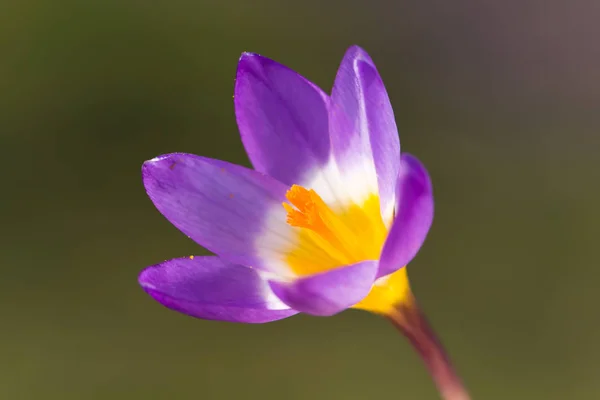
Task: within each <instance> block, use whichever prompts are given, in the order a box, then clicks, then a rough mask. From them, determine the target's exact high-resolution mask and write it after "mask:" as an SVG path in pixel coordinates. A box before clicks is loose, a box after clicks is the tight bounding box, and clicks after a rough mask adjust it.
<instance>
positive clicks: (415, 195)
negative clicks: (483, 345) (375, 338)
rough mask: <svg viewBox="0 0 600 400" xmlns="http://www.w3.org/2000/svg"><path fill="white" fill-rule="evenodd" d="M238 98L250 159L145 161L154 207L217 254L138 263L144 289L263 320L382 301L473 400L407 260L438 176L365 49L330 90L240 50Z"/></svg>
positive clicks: (203, 308)
mask: <svg viewBox="0 0 600 400" xmlns="http://www.w3.org/2000/svg"><path fill="white" fill-rule="evenodd" d="M234 103H235V114H236V118H237V123H238V126H239V130H240V134H241V138H242V142H243V144H244V146H245V148H246V151H247V153H248V156H249V158H250V161H251V162H252V165H253V166H254V170H252V169H248V168H245V167H242V166H238V165H234V164H230V163H228V162H225V161H219V160H214V159H210V158H206V157H201V156H196V155H192V154H186V153H172V154H166V155H162V156H159V157H157V158H154V159H152V160H149V161H147V162H145V163H144V165H143V170H142V173H143V181H144V185H145V188H146V191H147V193H148V196H149V197H150V199H151V200H152V201H153V202H154V205H155V206H156V208H157V209H158V210H159V211H160V212H161V213H162V214H163V215H164V216H165V217H166V218H167V219H168V220H169V221H170V222H171V223H172V224H173V225H175V226H176V227H177V228H178V229H179V230H180V231H182V232H183V233H184V234H185V235H187V236H188V237H189V238H191V239H192V240H194V241H195V242H197V243H198V244H200V245H201V246H203V247H205V248H206V249H208V250H210V251H211V252H213V253H214V254H216V255H215V256H204V257H200V256H197V257H194V256H190V257H183V258H175V259H172V260H168V261H165V262H163V263H160V264H157V265H153V266H150V267H148V268H146V269H145V270H144V271H142V273H141V274H140V276H139V282H140V284H141V285H142V287H143V288H144V290H145V291H146V292H147V293H148V294H150V296H152V297H153V298H154V299H155V300H157V301H158V302H159V303H161V304H163V305H164V306H166V307H168V308H171V309H173V310H176V311H179V312H182V313H184V314H188V315H191V316H193V317H197V318H202V319H209V320H221V321H231V322H242V323H264V322H270V321H275V320H279V319H282V318H287V317H290V316H292V315H295V314H297V313H305V314H310V315H315V316H330V315H334V314H336V313H339V312H341V311H343V310H345V309H348V308H356V309H362V310H367V311H370V312H374V313H377V314H381V315H383V316H386V317H388V318H389V319H391V320H392V322H394V324H396V325H397V326H398V327H399V328H400V329H401V331H402V332H404V334H405V335H406V336H407V337H408V338H409V339H410V340H411V342H412V343H413V344H414V345H415V347H416V348H417V350H418V351H419V352H420V353H421V355H422V356H423V358H424V359H425V362H426V364H427V365H428V367H429V368H430V370H431V372H432V374H433V376H434V380H435V381H436V383H437V384H438V386H439V387H440V390H441V391H442V394H443V396H444V398H446V399H467V398H468V397H467V395H466V392H465V391H464V389H462V386H461V385H460V381H459V380H458V378H457V377H456V376H455V375H454V374H453V372H452V368H451V367H450V364H449V362H448V361H447V358H446V357H445V355H444V353H443V350H442V348H441V346H440V345H439V343H438V342H437V341H436V340H435V337H434V335H433V333H432V331H431V329H430V328H429V327H428V326H427V324H426V322H425V320H424V318H423V317H422V315H421V313H420V312H419V310H418V307H417V305H416V301H415V300H414V297H413V295H412V293H411V290H410V285H409V281H408V276H407V273H406V268H405V266H406V265H407V264H408V263H409V262H410V261H411V260H412V259H413V257H415V255H416V254H417V252H418V250H419V248H420V247H421V245H422V244H423V242H424V240H425V237H426V236H427V232H428V230H429V228H430V226H431V223H432V219H433V195H432V185H431V181H430V178H429V175H428V173H427V170H426V169H425V167H424V166H423V165H422V164H421V163H420V162H419V161H418V160H417V159H416V158H415V157H413V156H411V155H409V154H407V153H401V152H400V141H399V137H398V131H397V128H396V122H395V120H394V113H393V111H392V107H391V104H390V100H389V98H388V95H387V92H386V89H385V87H384V85H383V81H382V79H381V77H380V75H379V73H378V72H377V69H376V67H375V64H374V63H373V61H372V60H371V58H370V57H369V55H368V54H367V53H366V52H365V51H364V50H362V49H361V48H359V47H351V48H350V49H349V50H348V51H347V52H346V54H345V56H344V58H343V60H342V62H341V65H340V67H339V70H338V72H337V76H336V78H335V82H334V85H333V89H332V91H331V95H327V94H326V93H324V92H323V91H322V90H321V89H319V88H318V87H317V86H316V85H315V84H313V83H311V82H310V81H308V80H307V79H305V78H304V77H302V76H301V75H299V74H298V73H296V72H294V71H292V70H291V69H289V68H287V67H285V66H283V65H281V64H279V63H277V62H275V61H273V60H270V59H268V58H265V57H263V56H260V55H258V54H252V53H244V54H242V56H241V58H240V60H239V64H238V69H237V76H236V81H235V93H234ZM461 396H462V397H461Z"/></svg>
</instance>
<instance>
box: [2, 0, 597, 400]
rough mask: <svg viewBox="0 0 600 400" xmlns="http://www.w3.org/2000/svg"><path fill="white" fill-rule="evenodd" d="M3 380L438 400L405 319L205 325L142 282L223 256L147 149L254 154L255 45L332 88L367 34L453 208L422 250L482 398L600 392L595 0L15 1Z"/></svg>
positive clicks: (441, 207)
mask: <svg viewBox="0 0 600 400" xmlns="http://www.w3.org/2000/svg"><path fill="white" fill-rule="evenodd" d="M0 10H1V11H0V55H1V56H0V139H1V142H0V144H1V149H2V153H3V155H2V157H1V158H0V168H1V169H0V170H1V171H2V172H1V174H2V175H1V176H2V183H3V184H2V189H1V190H2V192H1V193H2V194H1V196H0V212H1V215H2V217H1V218H2V219H1V224H0V232H1V234H2V250H1V251H0V268H2V279H1V280H0V289H1V292H0V293H1V295H0V296H2V298H1V302H0V315H1V322H0V324H1V325H0V326H1V329H0V339H1V340H0V361H1V363H0V398H1V399H61V400H68V399H84V400H87V399H117V400H119V399H128V400H133V399H142V398H143V399H182V400H185V399H236V398H246V399H290V400H296V399H328V400H329V399H376V398H389V399H410V400H412V399H436V398H437V394H436V392H435V390H434V388H433V385H432V384H431V381H430V378H429V377H428V376H427V374H426V372H425V370H424V368H423V367H422V365H421V363H420V360H418V358H417V357H416V356H415V354H413V351H412V349H411V348H410V347H409V345H408V344H407V343H406V342H405V340H404V339H403V338H402V337H400V336H399V335H398V334H397V332H396V331H395V330H394V329H393V328H392V326H391V325H390V324H388V323H387V322H386V321H385V320H382V319H380V318H378V317H375V316H372V315H368V314H366V313H362V312H358V311H349V312H345V313H343V314H341V315H338V316H335V317H332V318H313V317H305V316H299V317H295V318H291V319H288V320H284V321H280V322H276V323H273V324H266V325H255V326H246V325H233V324H226V323H217V322H207V321H201V320H195V319H192V318H189V317H186V316H183V315H180V314H177V313H175V312H171V311H169V310H167V309H164V308H162V307H161V306H160V305H158V304H157V303H155V302H154V301H152V300H151V299H150V298H149V297H148V296H146V295H145V293H144V292H143V291H142V290H141V289H140V288H139V287H138V285H137V281H136V277H137V273H138V271H140V270H141V269H142V268H143V267H145V266H147V265H149V264H152V263H156V262H158V261H162V260H164V259H168V258H172V257H175V256H181V255H188V254H202V250H201V249H200V248H199V247H198V246H197V245H195V244H194V243H192V242H191V241H190V240H188V239H186V237H185V236H184V235H182V234H180V233H179V232H178V231H177V230H176V229H175V228H174V227H172V226H171V225H170V224H169V223H168V222H167V221H166V220H165V219H164V218H163V217H162V216H161V215H160V214H159V213H158V212H157V211H156V210H155V209H154V207H153V205H152V203H151V202H150V200H149V199H148V198H147V197H146V194H145V192H144V189H143V187H142V184H141V180H140V167H141V164H142V162H143V161H144V160H146V159H149V158H152V157H154V156H156V155H158V154H161V153H167V152H172V151H185V152H191V153H197V154H202V155H206V156H211V157H215V158H221V159H227V160H230V161H233V162H238V163H241V164H244V165H249V164H248V160H247V158H246V155H245V153H244V150H243V147H242V145H241V143H240V140H239V137H238V132H237V127H236V124H235V118H234V113H233V102H232V93H233V78H234V73H235V69H236V64H237V59H238V57H239V55H240V53H241V52H242V51H253V52H258V53H261V54H263V55H266V56H269V57H271V58H274V59H276V60H278V61H280V62H282V63H284V64H286V65H288V66H290V67H292V68H293V69H295V70H297V71H299V72H301V73H302V74H303V75H305V76H306V77H308V78H309V79H311V80H313V81H314V82H316V83H317V84H319V85H320V86H321V87H323V88H324V89H325V90H329V89H330V88H331V84H332V82H333V78H334V75H335V71H336V68H337V66H338V63H339V61H340V59H341V57H342V55H343V53H344V51H345V49H346V48H347V47H348V46H350V45H352V44H359V45H361V46H363V47H364V48H365V49H367V51H369V52H370V54H371V55H372V57H373V58H374V60H375V62H376V63H377V65H378V67H379V70H380V72H381V74H382V76H383V78H384V81H385V82H386V86H387V88H388V91H389V94H390V97H391V99H392V103H393V105H394V108H395V112H396V118H397V122H398V125H399V128H400V133H401V137H402V145H403V149H404V150H406V151H408V152H411V153H413V154H416V155H417V156H418V157H419V158H420V159H421V160H423V161H424V162H425V163H426V165H427V166H428V168H429V170H430V172H431V175H432V178H433V181H434V186H435V191H436V200H437V204H436V219H435V222H434V226H433V228H432V231H431V233H430V236H429V238H428V241H427V242H426V244H425V246H424V247H423V249H422V251H421V253H420V254H419V256H418V257H417V258H416V260H415V261H414V262H413V263H412V264H411V266H410V267H409V272H410V275H411V279H412V282H413V286H414V290H415V292H416V295H417V297H418V298H419V300H420V302H421V303H422V305H423V307H424V309H425V310H426V312H427V314H428V315H429V317H430V319H431V320H432V323H433V325H434V326H435V327H436V329H437V330H438V332H439V334H440V335H441V337H442V339H443V341H444V342H445V344H446V346H447V348H448V350H449V352H450V354H451V355H452V357H453V359H454V361H455V364H456V366H457V367H458V369H459V371H460V373H461V374H462V376H463V377H464V379H465V381H466V382H467V385H468V386H469V387H470V388H471V390H472V394H473V397H474V400H478V399H486V400H488V399H499V400H500V399H502V400H505V399H597V398H600V379H598V371H599V368H598V359H599V358H600V346H599V345H598V339H599V338H600V320H599V318H598V317H599V312H598V310H597V306H598V305H599V300H600V296H599V295H598V290H597V288H596V287H597V282H598V280H599V279H600V271H599V268H598V266H599V265H598V253H597V251H596V250H594V249H595V247H594V246H595V243H596V241H597V240H598V237H599V233H600V232H599V231H600V230H599V228H598V227H599V226H600V211H598V204H599V200H600V188H599V185H598V182H599V178H600V176H599V175H600V161H599V156H598V154H599V150H600V136H599V135H600V73H599V71H600V46H599V45H598V40H597V39H598V37H599V34H600V27H599V26H598V23H597V21H598V20H599V18H600V3H599V2H598V1H597V0H588V1H577V0H574V1H570V2H564V1H560V0H545V1H541V0H539V1H533V0H522V1H506V2H502V1H496V2H493V1H468V0H457V1H454V2H446V1H442V0H424V1H419V2H417V1H369V2H367V1H341V0H337V1H318V0H306V1H301V2H282V1H275V0H270V1H268V0H237V1H185V0H171V1H169V2H167V1H139V0H138V1H136V0H104V1H99V0H96V1H80V0H54V1H49V0H12V1H10V0H4V1H1V3H0Z"/></svg>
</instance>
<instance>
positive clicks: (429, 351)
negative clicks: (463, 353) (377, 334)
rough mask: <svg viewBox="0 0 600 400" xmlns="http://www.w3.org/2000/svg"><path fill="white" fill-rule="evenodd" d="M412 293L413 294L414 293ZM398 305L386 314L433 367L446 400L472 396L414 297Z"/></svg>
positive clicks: (458, 399)
mask: <svg viewBox="0 0 600 400" xmlns="http://www.w3.org/2000/svg"><path fill="white" fill-rule="evenodd" d="M411 297H412V296H411ZM410 300H411V301H409V302H403V303H401V304H400V305H398V306H397V307H396V308H395V309H394V311H393V312H391V313H388V314H387V315H386V317H387V318H388V319H389V320H390V321H391V322H392V324H394V326H395V327H396V328H398V330H400V331H401V332H402V333H403V334H404V335H405V336H406V337H407V338H408V340H409V341H410V342H411V344H412V345H413V347H414V348H415V350H416V351H417V352H418V353H419V355H420V356H421V358H422V359H423V361H424V362H425V366H426V367H427V369H428V370H429V373H430V374H431V377H432V378H433V381H434V382H435V385H436V386H437V388H438V390H439V392H440V395H441V397H442V399H443V400H470V399H471V397H470V396H469V393H468V392H467V390H466V388H465V387H464V385H463V383H462V381H461V379H460V378H459V377H458V375H457V374H456V372H455V371H454V368H453V367H452V364H451V363H450V359H449V358H448V356H447V355H446V352H445V351H444V348H443V347H442V344H441V343H440V341H439V340H438V338H437V337H436V335H435V333H434V332H433V329H432V328H431V326H430V325H429V323H428V322H427V320H426V318H425V316H424V315H423V313H422V312H421V311H420V309H419V307H418V306H417V303H416V301H415V300H414V298H411V299H410Z"/></svg>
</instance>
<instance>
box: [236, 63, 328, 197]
mask: <svg viewBox="0 0 600 400" xmlns="http://www.w3.org/2000/svg"><path fill="white" fill-rule="evenodd" d="M234 99H235V100H234V102H235V114H236V118H237V123H238V127H239V130H240V134H241V137H242V142H243V143H244V147H245V148H246V152H247V153H248V156H249V158H250V161H251V162H252V164H253V165H254V167H255V168H256V170H258V171H261V172H264V173H266V174H268V175H269V176H272V177H274V178H275V179H278V180H280V181H281V182H283V183H286V184H288V185H290V186H291V185H293V184H300V185H305V184H306V183H307V182H308V181H310V180H312V179H313V178H314V175H315V174H319V173H320V172H321V171H320V170H321V168H322V167H323V166H324V165H325V164H327V162H328V160H329V158H330V148H329V147H330V143H329V115H328V106H327V102H328V101H329V99H328V97H327V95H326V94H325V93H323V91H322V90H321V89H319V88H318V87H317V86H315V85H314V84H313V83H311V82H309V81H308V80H307V79H306V78H304V77H302V76H301V75H299V74H298V73H297V72H295V71H292V70H291V69H289V68H287V67H285V66H283V65H281V64H279V63H277V62H275V61H273V60H271V59H269V58H266V57H263V56H260V55H258V54H253V53H244V54H242V56H241V58H240V61H239V64H238V70H237V76H236V81H235V95H234Z"/></svg>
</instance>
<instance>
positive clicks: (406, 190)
mask: <svg viewBox="0 0 600 400" xmlns="http://www.w3.org/2000/svg"><path fill="white" fill-rule="evenodd" d="M395 214H396V217H395V219H394V222H393V224H392V227H391V229H390V233H389V235H388V238H387V240H386V242H385V245H384V246H383V251H382V253H381V259H380V261H379V272H378V273H377V276H378V277H380V276H384V275H388V274H391V273H392V272H394V271H396V270H398V269H400V268H402V267H404V266H405V265H406V264H408V263H409V262H410V261H411V260H412V259H413V257H414V256H415V255H417V252H418V251H419V249H420V248H421V245H422V244H423V242H424V241H425V238H426V237H427V233H428V232H429V228H430V227H431V223H432V222H433V188H432V185H431V180H430V179H429V174H428V173H427V170H426V169H425V167H424V166H423V164H421V162H420V161H419V160H417V158H415V157H414V156H411V155H410V154H406V153H404V154H402V159H401V165H400V173H399V174H398V185H397V187H396V208H395Z"/></svg>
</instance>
